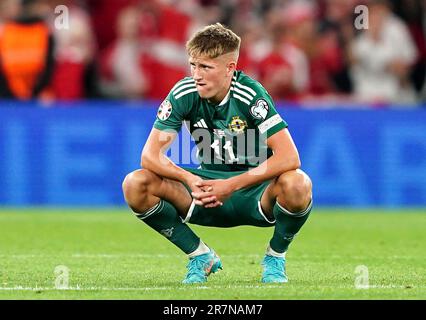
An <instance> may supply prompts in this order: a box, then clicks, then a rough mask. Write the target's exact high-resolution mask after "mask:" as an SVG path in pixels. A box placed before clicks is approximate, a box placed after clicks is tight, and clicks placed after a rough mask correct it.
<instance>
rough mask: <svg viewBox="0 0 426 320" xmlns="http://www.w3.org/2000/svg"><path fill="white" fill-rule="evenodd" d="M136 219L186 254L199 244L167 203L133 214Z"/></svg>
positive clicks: (198, 239)
mask: <svg viewBox="0 0 426 320" xmlns="http://www.w3.org/2000/svg"><path fill="white" fill-rule="evenodd" d="M135 214H136V216H137V217H138V219H140V220H141V221H143V222H145V223H146V224H147V225H148V226H150V227H151V228H153V229H154V230H155V231H157V232H159V233H160V234H162V235H163V236H164V237H166V238H167V239H168V240H169V241H170V242H172V243H173V244H174V245H176V246H177V247H178V248H179V249H181V250H182V251H183V252H185V253H186V254H190V253H192V252H194V251H195V250H196V249H197V248H198V245H199V244H200V238H199V237H197V236H196V235H195V233H194V232H193V231H192V230H191V229H190V228H189V227H188V226H187V225H186V224H185V223H183V222H182V219H181V218H180V216H179V214H178V212H177V211H176V209H175V207H174V206H172V205H171V204H170V203H169V202H167V201H164V200H160V202H159V203H158V204H157V205H155V206H154V207H152V208H151V209H149V210H148V211H146V212H144V213H137V212H135Z"/></svg>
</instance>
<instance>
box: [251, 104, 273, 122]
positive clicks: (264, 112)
mask: <svg viewBox="0 0 426 320" xmlns="http://www.w3.org/2000/svg"><path fill="white" fill-rule="evenodd" d="M268 112H269V105H268V103H267V102H266V101H265V100H264V99H259V100H257V101H256V104H255V105H254V106H252V107H251V108H250V113H251V114H252V116H253V117H255V118H256V119H260V120H265V119H266V117H267V116H268Z"/></svg>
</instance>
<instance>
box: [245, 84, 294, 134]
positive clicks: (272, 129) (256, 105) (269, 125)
mask: <svg viewBox="0 0 426 320" xmlns="http://www.w3.org/2000/svg"><path fill="white" fill-rule="evenodd" d="M250 115H251V117H252V121H253V123H254V125H255V126H256V127H257V128H258V129H259V132H260V134H262V135H265V136H266V137H267V138H269V137H271V136H273V135H274V134H275V133H277V132H278V131H281V130H283V129H285V128H287V127H288V124H287V122H285V121H284V120H283V119H282V118H281V116H280V114H279V113H278V112H277V110H276V108H275V104H274V102H273V100H272V98H271V96H270V95H269V94H268V93H267V92H266V90H265V89H263V88H262V89H261V90H258V93H257V95H256V97H255V99H254V100H253V103H252V104H251V105H250Z"/></svg>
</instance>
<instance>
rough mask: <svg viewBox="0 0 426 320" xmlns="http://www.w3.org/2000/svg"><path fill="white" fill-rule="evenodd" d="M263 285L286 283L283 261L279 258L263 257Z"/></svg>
mask: <svg viewBox="0 0 426 320" xmlns="http://www.w3.org/2000/svg"><path fill="white" fill-rule="evenodd" d="M262 266H263V274H262V282H263V283H284V282H288V278H287V275H286V273H285V259H284V258H280V257H274V256H270V255H265V258H263V261H262Z"/></svg>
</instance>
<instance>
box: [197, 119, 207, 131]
mask: <svg viewBox="0 0 426 320" xmlns="http://www.w3.org/2000/svg"><path fill="white" fill-rule="evenodd" d="M194 128H204V129H208V126H207V124H206V122H205V121H204V119H201V120H200V121H198V122H197V123H196V124H194Z"/></svg>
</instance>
